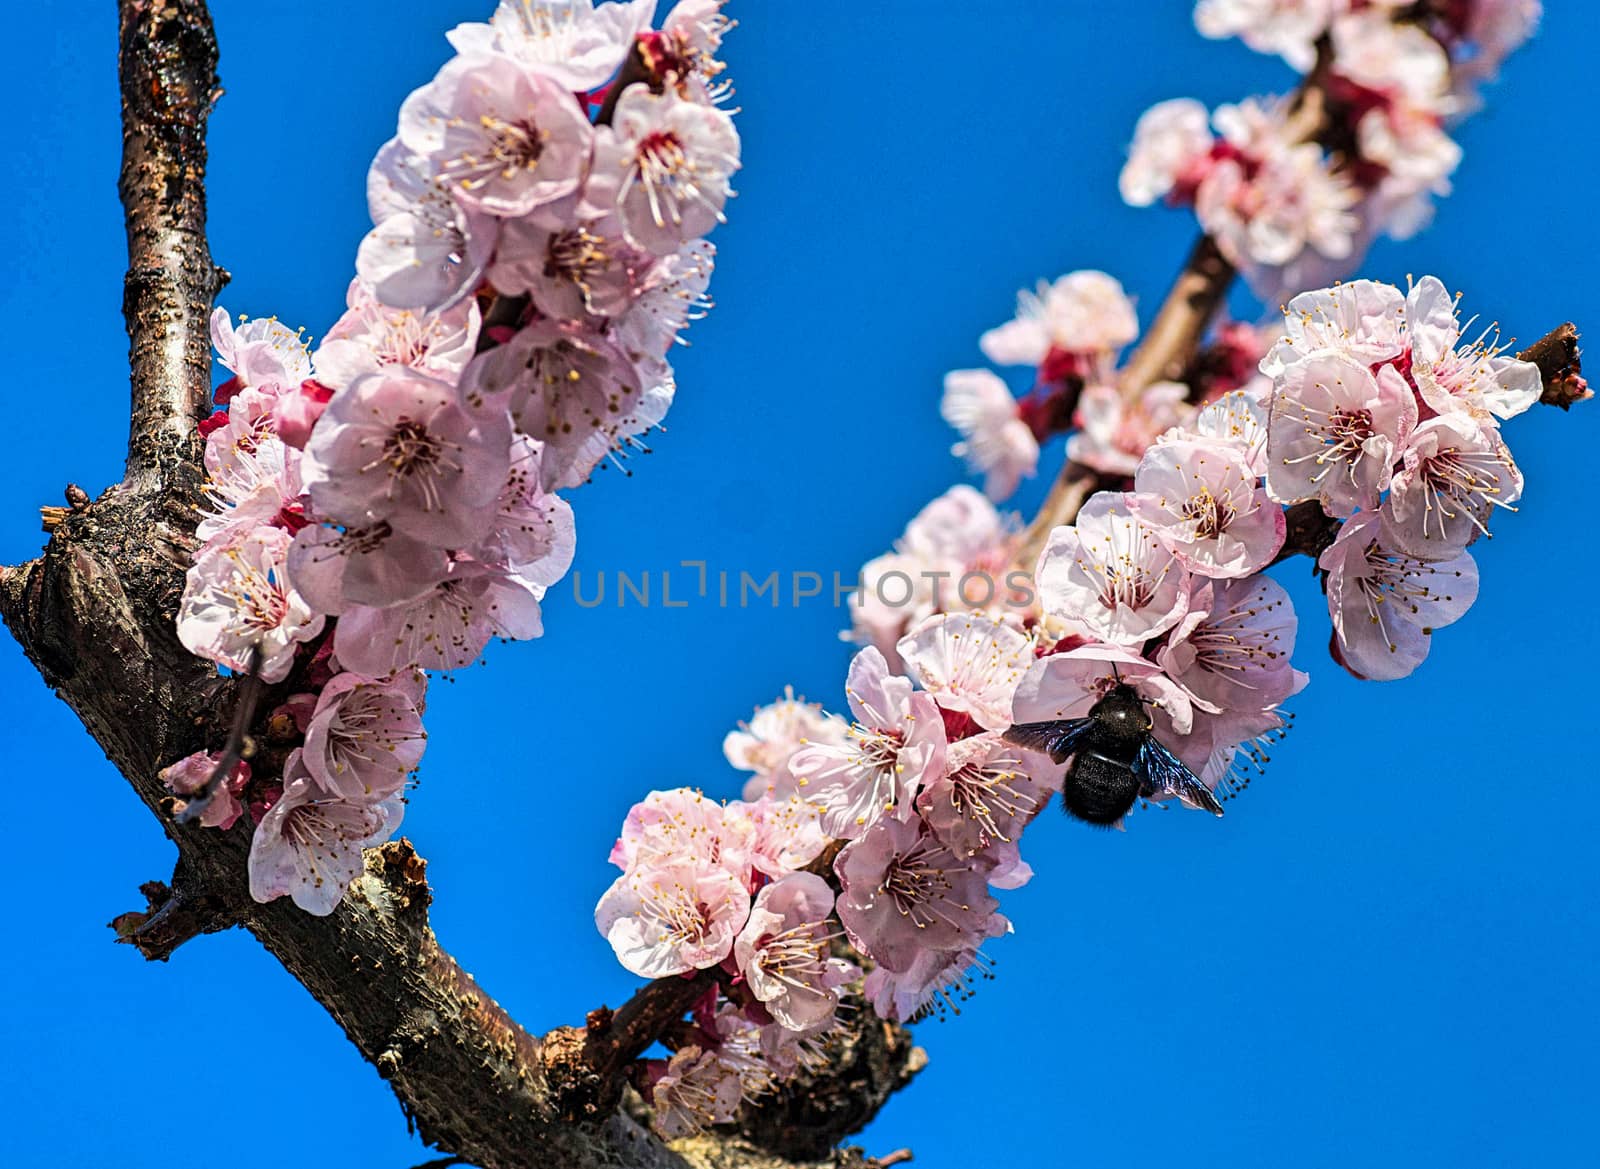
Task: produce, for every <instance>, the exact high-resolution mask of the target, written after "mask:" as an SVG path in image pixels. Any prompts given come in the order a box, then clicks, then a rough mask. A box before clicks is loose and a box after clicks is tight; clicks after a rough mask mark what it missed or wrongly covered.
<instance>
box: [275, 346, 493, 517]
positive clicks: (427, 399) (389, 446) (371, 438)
mask: <svg viewBox="0 0 1600 1169" xmlns="http://www.w3.org/2000/svg"><path fill="white" fill-rule="evenodd" d="M510 446H511V427H510V423H509V421H508V420H507V418H506V416H505V414H504V413H503V412H494V411H484V412H482V413H480V414H478V415H476V416H469V415H468V414H467V413H466V412H465V411H464V410H462V409H461V407H460V406H458V405H457V404H456V395H455V391H454V390H453V388H452V387H451V386H450V384H449V383H448V382H441V381H438V380H436V379H434V378H431V377H428V376H427V375H426V374H422V373H419V372H417V371H416V370H412V369H407V368H405V367H404V366H398V365H391V366H387V367H385V368H384V369H382V370H380V371H379V372H377V373H371V374H366V375H363V376H362V377H360V378H357V379H356V380H355V381H354V382H352V383H351V384H350V385H349V386H347V387H346V388H345V389H344V390H343V391H342V392H340V393H338V394H336V395H335V396H334V398H333V401H332V402H331V403H330V404H329V406H328V409H327V412H326V413H325V414H323V416H322V418H321V420H320V421H319V422H318V423H317V427H316V429H315V430H314V431H313V432H312V435H311V441H310V442H309V443H307V444H306V450H305V458H304V461H303V462H302V464H301V478H302V479H303V480H304V482H305V485H306V490H307V492H309V493H310V495H311V500H312V502H313V503H314V504H315V505H316V508H317V511H318V512H319V513H321V514H322V515H324V516H326V517H327V518H329V519H332V520H334V521H336V522H338V523H344V524H351V525H354V526H357V527H365V526H367V525H369V524H374V523H378V522H380V521H386V522H387V523H389V525H390V526H391V527H392V528H394V530H395V531H397V532H399V533H401V534H402V535H406V536H409V537H411V538H412V539H415V540H420V541H421V542H423V543H425V544H432V545H435V546H437V547H441V548H462V547H466V546H468V545H470V544H471V543H473V542H474V541H475V540H477V539H479V538H481V537H482V536H483V535H484V534H485V532H486V531H487V528H488V525H489V524H490V522H491V521H492V519H493V517H494V510H493V509H492V508H490V507H489V506H487V505H489V504H490V503H492V502H493V501H494V498H495V496H496V495H497V494H499V492H500V489H501V487H502V486H503V485H504V483H505V480H506V472H507V470H508V467H509V463H510V454H509V450H510Z"/></svg>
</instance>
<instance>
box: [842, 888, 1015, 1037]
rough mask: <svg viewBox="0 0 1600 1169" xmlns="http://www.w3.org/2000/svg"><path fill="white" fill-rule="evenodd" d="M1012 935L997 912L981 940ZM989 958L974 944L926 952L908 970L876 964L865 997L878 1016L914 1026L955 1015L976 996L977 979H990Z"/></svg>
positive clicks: (1008, 923) (1008, 924) (1007, 924)
mask: <svg viewBox="0 0 1600 1169" xmlns="http://www.w3.org/2000/svg"><path fill="white" fill-rule="evenodd" d="M1010 932H1011V923H1010V922H1009V921H1007V920H1006V919H1005V918H1004V917H1002V916H1000V914H998V913H997V914H995V915H994V916H993V917H992V918H990V919H989V925H988V928H987V930H986V931H985V933H984V937H983V939H980V941H982V940H986V939H988V938H997V937H1000V936H1002V935H1004V934H1008V933H1010ZM992 977H993V975H992V974H990V972H989V963H988V960H987V959H986V958H985V957H984V955H983V952H982V951H981V950H979V949H978V948H977V945H974V946H972V947H971V948H970V949H962V950H924V951H922V952H921V953H919V954H918V955H917V956H916V959H915V960H914V961H913V962H912V963H911V966H910V967H909V969H907V970H904V971H896V970H890V969H888V968H887V967H884V966H878V967H876V968H874V969H873V970H872V971H871V972H869V973H868V974H867V978H866V985H865V987H864V988H863V991H864V994H865V995H866V999H867V1001H868V1002H869V1003H871V1004H872V1009H873V1010H874V1011H876V1012H877V1014H878V1016H879V1018H883V1019H890V1020H894V1021H896V1022H901V1023H915V1022H918V1021H920V1020H922V1019H926V1018H928V1017H929V1016H930V1015H937V1016H939V1017H941V1018H942V1017H943V1016H944V1015H945V1013H946V1012H949V1013H951V1014H956V1015H959V1014H960V1013H961V1006H960V1004H961V1003H964V1002H966V1001H967V1000H968V999H969V998H971V997H972V996H973V994H974V993H975V991H974V989H973V981H974V979H976V978H992Z"/></svg>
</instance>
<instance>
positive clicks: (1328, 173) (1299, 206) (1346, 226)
mask: <svg viewBox="0 0 1600 1169" xmlns="http://www.w3.org/2000/svg"><path fill="white" fill-rule="evenodd" d="M1286 116H1287V115H1286V111H1285V107H1284V106H1283V105H1282V104H1281V103H1272V104H1261V103H1258V102H1256V101H1254V100H1246V101H1244V102H1241V103H1239V104H1238V105H1233V106H1227V105H1225V106H1219V107H1217V110H1216V112H1215V113H1214V114H1213V115H1212V122H1213V124H1214V125H1215V126H1216V128H1217V131H1218V132H1219V133H1220V134H1221V135H1222V137H1223V138H1224V139H1226V140H1227V141H1228V143H1229V144H1230V145H1231V146H1232V147H1233V148H1234V151H1235V152H1236V154H1237V157H1223V158H1221V159H1219V160H1218V161H1217V162H1216V164H1215V165H1214V166H1213V167H1212V168H1211V170H1210V171H1209V172H1208V173H1207V174H1206V177H1205V178H1204V180H1202V182H1201V183H1200V186H1199V187H1198V189H1197V190H1196V192H1195V214H1196V215H1197V216H1198V217H1199V220H1200V223H1201V225H1202V226H1203V227H1204V228H1205V229H1206V231H1208V232H1209V233H1210V234H1211V236H1212V238H1213V239H1215V241H1216V243H1217V247H1218V248H1219V249H1220V250H1221V251H1222V254H1223V255H1224V256H1226V257H1227V258H1228V259H1229V260H1230V261H1232V262H1233V263H1234V264H1235V265H1236V266H1238V267H1241V268H1245V269H1249V268H1250V267H1252V266H1255V265H1260V266H1262V267H1265V268H1275V267H1280V266H1282V265H1285V264H1288V263H1290V262H1291V261H1293V260H1295V259H1296V258H1297V257H1299V256H1300V254H1301V253H1302V252H1305V251H1307V250H1308V249H1309V250H1312V251H1315V252H1316V253H1318V254H1319V255H1321V256H1323V257H1326V258H1327V259H1330V260H1343V259H1345V258H1346V257H1348V256H1349V255H1350V254H1351V252H1352V251H1353V250H1354V239H1355V234H1356V232H1357V230H1358V229H1359V227H1360V221H1359V220H1358V219H1357V218H1356V216H1355V215H1354V214H1353V213H1352V208H1353V207H1354V206H1355V204H1356V203H1357V202H1358V201H1359V200H1360V197H1361V196H1360V192H1359V191H1358V190H1357V189H1356V188H1355V186H1354V185H1352V184H1351V183H1350V182H1349V181H1348V180H1347V179H1346V178H1344V177H1343V176H1341V175H1338V174H1335V173H1334V172H1333V171H1332V170H1331V169H1330V167H1329V163H1328V160H1327V159H1326V158H1325V157H1324V156H1323V153H1322V149H1321V147H1319V146H1316V145H1314V144H1312V143H1290V142H1287V141H1285V140H1284V133H1285V131H1284V122H1285V118H1286Z"/></svg>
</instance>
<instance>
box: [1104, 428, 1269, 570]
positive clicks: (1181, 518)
mask: <svg viewBox="0 0 1600 1169" xmlns="http://www.w3.org/2000/svg"><path fill="white" fill-rule="evenodd" d="M1133 486H1134V490H1133V493H1132V494H1130V495H1128V496H1127V497H1126V498H1127V504H1128V510H1129V511H1131V512H1132V513H1133V514H1134V516H1136V517H1137V518H1138V519H1140V520H1142V521H1143V522H1144V523H1146V524H1148V525H1149V526H1150V528H1151V529H1152V530H1153V531H1154V532H1155V534H1156V537H1157V539H1159V540H1160V541H1161V543H1162V544H1164V545H1166V547H1167V548H1168V549H1169V550H1170V551H1171V552H1172V554H1173V555H1174V556H1176V557H1177V559H1178V563H1179V564H1181V565H1183V566H1184V567H1185V568H1187V569H1189V571H1191V572H1196V573H1199V574H1200V575H1201V576H1209V577H1220V578H1235V577H1242V576H1250V575H1251V574H1252V573H1256V572H1260V571H1261V570H1262V569H1263V568H1265V567H1266V566H1267V565H1269V564H1271V563H1272V561H1273V558H1274V557H1275V556H1277V554H1278V549H1279V548H1281V547H1283V537H1284V532H1285V529H1286V525H1285V521H1284V517H1283V509H1282V508H1281V507H1279V506H1278V505H1277V504H1275V503H1273V502H1272V500H1271V499H1269V498H1268V497H1267V493H1266V492H1265V491H1264V490H1263V489H1261V488H1260V487H1258V486H1257V485H1256V473H1255V471H1253V470H1252V469H1251V467H1250V465H1249V464H1248V463H1247V462H1246V461H1245V459H1244V457H1243V456H1242V455H1240V454H1238V453H1237V452H1236V451H1235V450H1234V449H1233V448H1231V447H1226V446H1220V445H1218V444H1215V443H1213V442H1211V441H1209V440H1207V439H1197V440H1185V439H1179V440H1176V441H1172V442H1162V443H1157V444H1156V445H1155V446H1153V447H1151V448H1150V449H1149V450H1148V451H1146V452H1145V456H1144V459H1143V460H1142V461H1141V462H1140V463H1139V470H1138V472H1137V473H1136V474H1135V476H1134V480H1133Z"/></svg>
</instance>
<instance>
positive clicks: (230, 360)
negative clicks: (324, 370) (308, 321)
mask: <svg viewBox="0 0 1600 1169" xmlns="http://www.w3.org/2000/svg"><path fill="white" fill-rule="evenodd" d="M211 344H212V345H213V346H215V347H216V350H217V360H218V361H220V362H221V363H222V365H223V368H225V369H227V370H229V371H231V372H232V374H233V377H232V378H231V379H230V380H229V381H228V382H226V383H224V385H223V386H222V387H219V388H218V390H217V403H218V404H219V405H221V404H224V403H226V402H227V401H228V400H229V399H230V398H231V397H232V396H233V395H234V394H236V393H238V391H240V390H246V389H260V388H268V389H271V388H274V387H280V386H297V385H299V384H300V383H301V382H302V381H303V380H304V379H306V378H308V377H310V376H311V361H310V359H309V358H308V357H307V356H306V343H305V341H304V340H303V339H302V338H301V336H300V334H299V333H298V332H296V331H295V330H293V329H290V328H288V327H287V326H285V325H282V324H280V323H279V322H278V319H277V318H276V317H258V318H256V319H255V320H253V321H246V320H245V318H243V317H240V318H239V327H238V328H237V329H236V328H234V326H233V318H232V317H230V316H229V315H228V310H227V309H220V308H219V309H216V310H214V311H213V312H212V314H211Z"/></svg>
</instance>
